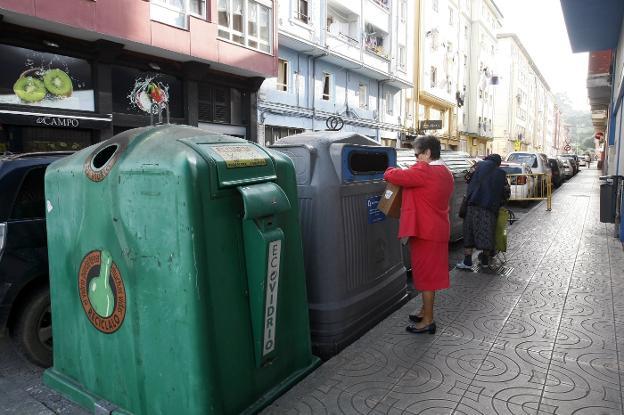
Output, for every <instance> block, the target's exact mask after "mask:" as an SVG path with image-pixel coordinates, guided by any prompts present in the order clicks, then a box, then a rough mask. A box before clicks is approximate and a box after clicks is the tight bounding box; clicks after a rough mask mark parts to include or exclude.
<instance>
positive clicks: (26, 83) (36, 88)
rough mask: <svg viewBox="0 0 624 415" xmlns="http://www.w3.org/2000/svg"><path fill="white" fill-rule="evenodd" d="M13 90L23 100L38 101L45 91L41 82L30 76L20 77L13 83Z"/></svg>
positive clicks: (44, 94) (43, 96)
mask: <svg viewBox="0 0 624 415" xmlns="http://www.w3.org/2000/svg"><path fill="white" fill-rule="evenodd" d="M13 92H15V95H17V96H18V97H20V99H21V100H22V101H25V102H39V101H41V100H42V99H43V98H45V96H46V93H47V91H46V88H45V85H44V84H43V82H42V81H41V80H39V79H37V78H33V77H32V76H22V77H20V78H19V79H18V80H17V82H15V85H13Z"/></svg>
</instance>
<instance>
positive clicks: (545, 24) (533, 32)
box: [494, 0, 589, 111]
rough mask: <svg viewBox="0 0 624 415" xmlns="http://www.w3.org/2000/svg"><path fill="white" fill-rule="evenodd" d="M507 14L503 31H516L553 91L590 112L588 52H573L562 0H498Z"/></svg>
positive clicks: (504, 13)
mask: <svg viewBox="0 0 624 415" xmlns="http://www.w3.org/2000/svg"><path fill="white" fill-rule="evenodd" d="M494 2H495V3H496V5H497V6H498V8H499V9H500V11H501V12H502V13H503V28H502V30H501V32H502V33H516V34H517V35H518V37H519V38H520V41H521V42H522V44H523V45H524V47H525V48H526V49H527V51H528V52H529V54H530V55H531V58H533V62H535V64H536V65H537V67H538V68H539V70H540V72H541V73H542V75H543V76H544V78H545V79H546V82H548V85H549V86H550V90H551V92H553V93H557V92H567V94H568V96H569V97H570V100H571V101H572V105H573V107H574V108H575V109H578V110H587V111H589V104H588V101H587V88H586V86H585V84H586V81H587V59H588V53H575V54H573V53H572V48H571V46H570V41H569V39H568V33H567V31H566V26H565V22H564V20H563V12H562V11H561V3H560V2H559V0H494Z"/></svg>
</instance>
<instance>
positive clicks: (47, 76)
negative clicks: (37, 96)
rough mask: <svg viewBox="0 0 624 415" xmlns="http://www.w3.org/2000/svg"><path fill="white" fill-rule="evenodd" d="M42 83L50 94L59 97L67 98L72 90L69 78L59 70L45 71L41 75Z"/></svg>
mask: <svg viewBox="0 0 624 415" xmlns="http://www.w3.org/2000/svg"><path fill="white" fill-rule="evenodd" d="M43 83H44V84H45V87H46V88H47V90H48V91H49V92H50V94H52V95H56V96H59V97H69V96H71V94H72V92H73V90H74V86H73V85H72V81H71V78H70V77H69V75H67V74H66V73H65V72H63V71H62V70H60V69H50V70H48V71H46V72H45V73H44V74H43Z"/></svg>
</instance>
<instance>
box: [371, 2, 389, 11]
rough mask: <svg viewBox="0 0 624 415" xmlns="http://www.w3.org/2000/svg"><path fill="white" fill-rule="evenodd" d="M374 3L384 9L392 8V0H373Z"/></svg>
mask: <svg viewBox="0 0 624 415" xmlns="http://www.w3.org/2000/svg"><path fill="white" fill-rule="evenodd" d="M373 3H376V4H378V5H380V6H381V7H382V8H383V9H386V10H389V9H390V4H389V3H390V0H373Z"/></svg>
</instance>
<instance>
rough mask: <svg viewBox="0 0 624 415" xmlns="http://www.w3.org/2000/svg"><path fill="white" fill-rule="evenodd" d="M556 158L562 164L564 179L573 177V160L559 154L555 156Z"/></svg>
mask: <svg viewBox="0 0 624 415" xmlns="http://www.w3.org/2000/svg"><path fill="white" fill-rule="evenodd" d="M557 159H558V160H559V161H560V162H561V164H562V165H563V178H564V179H565V180H568V179H571V178H572V177H574V170H575V169H574V166H575V163H574V160H572V159H569V158H566V157H561V156H557Z"/></svg>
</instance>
